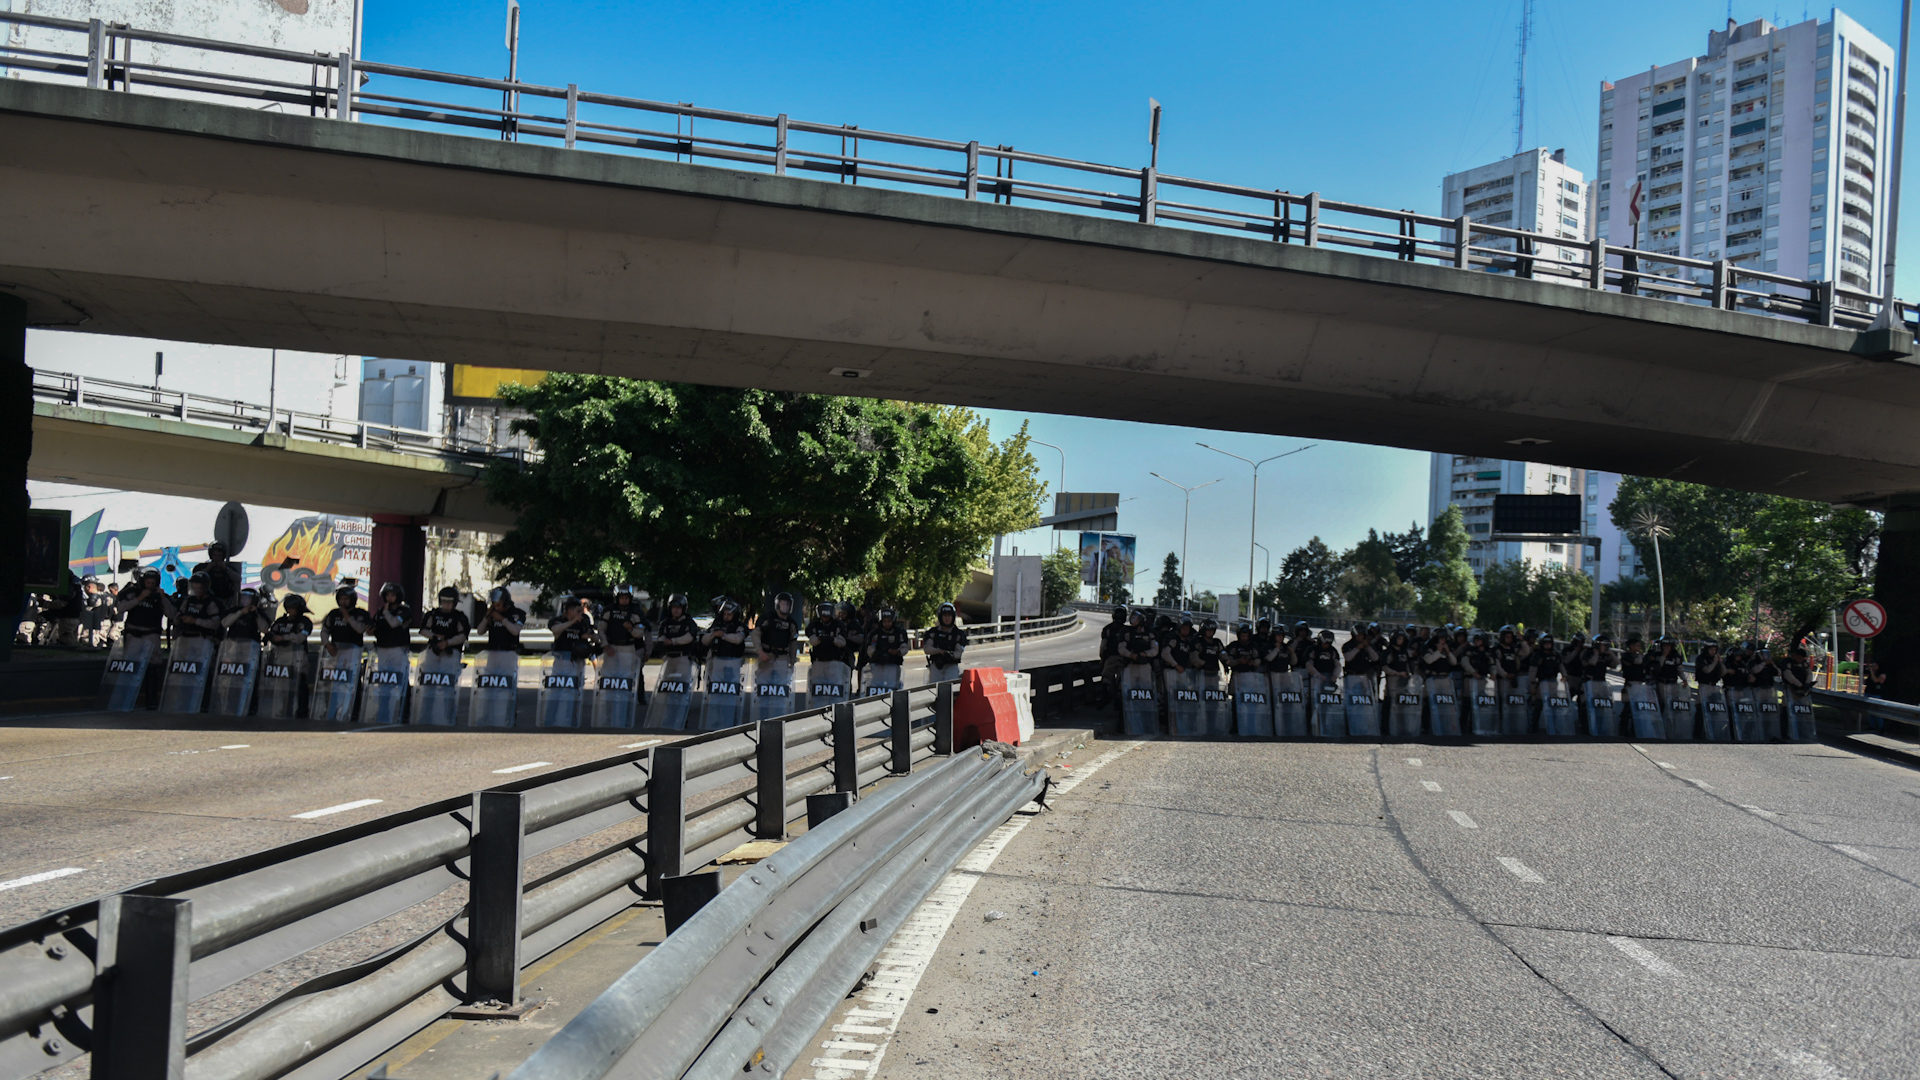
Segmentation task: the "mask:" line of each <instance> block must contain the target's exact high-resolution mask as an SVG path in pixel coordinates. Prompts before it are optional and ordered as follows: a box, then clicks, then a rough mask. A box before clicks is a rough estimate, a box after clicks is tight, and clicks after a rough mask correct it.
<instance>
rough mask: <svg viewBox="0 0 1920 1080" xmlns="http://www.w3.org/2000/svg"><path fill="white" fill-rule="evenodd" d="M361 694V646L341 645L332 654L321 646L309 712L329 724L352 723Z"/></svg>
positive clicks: (313, 717) (314, 717) (311, 715)
mask: <svg viewBox="0 0 1920 1080" xmlns="http://www.w3.org/2000/svg"><path fill="white" fill-rule="evenodd" d="M359 693H360V646H358V645H341V646H338V647H336V648H335V650H334V652H333V655H331V656H329V655H327V651H326V650H325V649H321V650H320V666H319V668H318V669H316V670H315V671H314V673H313V705H312V706H311V707H309V708H308V709H307V715H308V716H309V717H310V718H312V719H314V720H321V721H325V722H326V723H330V724H350V723H352V722H353V706H354V701H355V700H356V699H357V698H358V697H359Z"/></svg>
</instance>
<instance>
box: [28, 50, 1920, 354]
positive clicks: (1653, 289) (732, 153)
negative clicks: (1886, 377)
mask: <svg viewBox="0 0 1920 1080" xmlns="http://www.w3.org/2000/svg"><path fill="white" fill-rule="evenodd" d="M7 22H11V23H15V24H18V25H23V26H29V27H39V28H42V29H47V30H53V31H56V32H57V33H59V34H62V35H64V38H63V40H64V41H65V42H66V43H67V44H65V45H63V47H61V48H53V49H40V48H26V47H23V46H18V45H15V46H9V47H6V48H4V49H0V57H4V58H5V66H7V67H11V68H15V69H19V70H23V71H30V72H35V73H38V74H39V75H41V76H42V77H50V78H53V79H56V80H68V81H72V82H75V83H79V84H83V85H86V86H89V87H95V88H99V89H104V90H115V91H124V92H135V91H160V92H166V93H171V94H196V95H204V96H209V97H213V98H216V99H232V100H235V101H238V102H245V103H247V104H249V105H251V106H253V107H256V108H258V107H262V106H265V107H280V108H282V109H287V108H293V109H304V110H306V111H307V113H308V114H309V115H312V116H330V117H334V118H338V119H345V120H350V121H369V120H378V121H381V122H386V123H393V124H401V125H407V126H414V127H423V128H443V129H452V130H454V131H458V132H463V133H469V134H475V135H480V134H484V135H486V136H489V137H493V138H498V139H503V140H508V141H525V140H534V141H541V142H545V143H548V144H553V145H558V146H563V147H566V148H568V149H586V148H592V149H594V150H598V151H603V152H612V153H623V154H639V155H646V156H651V157H657V158H669V157H670V158H672V159H673V160H675V161H688V162H711V163H715V164H721V165H726V166H730V167H734V168H748V169H758V170H762V171H767V172H771V173H773V174H775V175H780V176H787V175H792V176H806V177H812V178H816V179H822V180H830V181H832V182H836V183H842V184H865V185H868V186H879V187H885V188H893V189H900V190H915V191H925V192H932V193H935V194H943V195H950V196H954V197H958V198H962V199H967V200H972V201H991V202H994V203H999V204H1005V205H1009V206H1010V205H1013V204H1014V203H1015V202H1016V201H1017V202H1019V203H1021V204H1023V205H1028V206H1038V207H1044V208H1050V209H1057V210H1065V211H1069V212H1074V213H1082V214H1094V215H1100V216H1105V217H1112V218H1120V219H1125V220H1131V221H1138V222H1141V223H1143V224H1149V225H1165V226H1171V227H1175V228H1183V229H1197V230H1203V231H1207V232H1213V233H1225V234H1230V235H1236V236H1246V237H1256V238H1259V239H1262V240H1268V241H1271V242H1273V243H1278V244H1299V245H1302V246H1305V247H1313V248H1329V249H1334V250H1339V251H1348V252H1357V253H1361V254H1367V255H1373V256H1378V257H1381V258H1388V259H1394V260H1397V261H1401V262H1419V263H1428V264H1434V265H1440V266H1450V267H1454V268H1458V269H1470V270H1488V271H1493V272H1496V273H1502V274H1509V275H1512V276H1515V277H1523V278H1532V279H1538V280H1544V281H1555V282H1560V283H1562V284H1565V285H1567V286H1569V287H1574V288H1584V289H1592V290H1610V291H1615V292H1620V293H1626V294H1633V295H1641V296H1647V297H1653V298H1657V299H1664V300H1672V301H1678V302H1682V303H1687V304H1695V305H1701V306H1711V307H1714V308H1721V309H1727V310H1737V311H1746V312H1750V313H1754V314H1762V315H1771V316H1776V317H1781V318H1787V319H1796V320H1799V321H1802V322H1808V323H1813V324H1815V325H1819V326H1844V327H1850V328H1862V327H1865V326H1867V325H1868V324H1869V323H1870V322H1871V320H1872V319H1873V317H1874V316H1875V315H1876V314H1877V312H1878V311H1879V308H1880V306H1881V299H1880V298H1879V297H1877V296H1875V295H1873V294H1870V293H1868V292H1865V291H1862V290H1858V289H1854V288H1850V287H1847V286H1845V285H1844V284H1837V283H1835V282H1831V281H1809V280H1805V279H1801V278H1795V277H1791V276H1788V275H1785V274H1777V273H1771V272H1768V271H1765V270H1760V269H1754V268H1752V267H1749V266H1746V265H1743V263H1742V262H1736V261H1734V260H1732V259H1727V258H1719V259H1712V260H1708V259H1699V258H1692V257H1688V256H1683V255H1680V254H1679V253H1678V251H1677V250H1675V251H1656V250H1641V249H1633V248H1623V247H1619V246H1616V245H1610V244H1608V243H1607V242H1606V241H1605V240H1604V239H1594V240H1582V239H1580V238H1578V237H1572V236H1566V235H1562V234H1559V233H1539V232H1532V231H1528V230H1524V229H1511V228H1504V227H1501V226H1496V225H1489V224H1486V223H1483V222H1477V221H1472V220H1471V219H1470V218H1468V217H1464V216H1462V217H1452V218H1448V217H1438V216H1434V215H1431V214H1419V213H1415V212H1413V211H1411V210H1389V209H1382V208H1379V207H1370V206H1362V205H1359V204H1357V203H1348V202H1339V201H1336V200H1332V199H1327V198H1323V197H1322V196H1321V194H1320V193H1319V192H1307V193H1305V194H1295V193H1294V192H1292V191H1289V190H1282V189H1272V188H1262V187H1251V186H1247V185H1243V184H1230V183H1224V182H1220V181H1215V180H1205V179H1200V178H1197V177H1187V176H1178V175H1174V174H1169V173H1163V172H1161V171H1159V169H1157V168H1156V167H1154V166H1152V165H1148V166H1144V167H1130V166H1123V165H1107V164H1101V163H1098V162H1091V161H1081V160H1076V159H1073V158H1065V157H1059V156H1056V155H1051V154H1041V153H1035V152H1032V151H1029V150H1020V149H1015V148H1014V147H1012V146H1006V145H997V146H989V145H985V144H982V143H981V142H980V141H978V140H954V139H935V138H928V137H924V136H918V135H907V134H901V133H897V132H886V131H873V130H867V129H863V128H860V127H858V126H857V125H850V124H822V123H815V122H810V121H803V120H795V119H792V118H791V117H789V116H787V114H785V113H780V114H777V115H773V116H766V115H758V114H753V113H742V112H733V111H729V110H724V109H710V108H705V107H700V106H695V105H691V104H686V103H679V102H662V101H649V100H645V99H642V98H634V97H627V96H624V95H618V94H604V93H595V92H592V91H585V90H581V89H580V87H579V86H578V85H577V84H568V85H566V86H542V85H537V84H534V83H525V82H508V81H505V80H501V79H490V78H482V77H478V76H472V75H459V74H453V73H450V72H441V71H431V70H426V69H422V68H412V67H403V66H400V65H395V64H382V63H377V62H374V61H369V60H364V59H359V58H356V57H354V56H352V55H350V54H347V53H341V54H339V55H337V56H327V55H321V54H313V53H299V52H293V51H289V50H284V49H273V48H266V47H261V46H253V45H242V44H238V43H233V42H219V41H210V40H205V39H199V38H189V37H183V36H181V35H177V34H166V33H159V32H156V31H150V30H139V29H133V28H127V27H117V26H109V25H107V24H105V23H103V22H102V21H100V20H98V19H94V20H91V21H79V20H71V19H56V18H50V17H47V16H40V15H26V14H18V13H16V14H4V13H0V23H7ZM136 43H138V44H142V45H143V46H144V47H145V48H146V49H147V51H148V52H149V53H151V54H153V56H154V57H155V59H135V57H134V45H135V44H136ZM166 49H176V50H197V51H199V52H200V53H202V54H205V55H208V56H211V57H224V58H229V59H230V60H232V61H238V60H239V59H240V58H244V59H245V60H247V61H248V62H249V63H250V64H252V65H253V66H254V67H255V68H256V69H258V70H261V71H271V72H273V73H272V74H258V73H256V74H242V73H238V72H235V71H232V70H228V71H209V70H206V69H204V68H196V67H189V66H182V65H177V64H171V63H165V62H162V61H161V59H160V58H161V57H162V56H163V52H162V50H166ZM262 61H265V62H267V65H266V66H265V67H261V65H260V62H262ZM230 66H231V64H230ZM365 80H374V81H371V82H365ZM369 86H371V87H372V89H369V88H368V87H369ZM423 95H438V96H437V97H432V96H423ZM669 123H671V125H672V127H671V129H669V128H668V126H667V125H668V124H669ZM862 144H865V151H864V152H863V147H862ZM1743 258H1744V257H1743ZM1753 258H1754V259H1756V260H1758V259H1759V258H1760V255H1759V254H1758V253H1756V254H1755V255H1754V256H1753ZM1910 306H1911V305H1908V304H1906V303H1905V302H1901V303H1900V304H1899V308H1900V311H1899V314H1900V318H1901V321H1902V322H1903V323H1904V322H1906V321H1907V314H1908V308H1909V307H1910Z"/></svg>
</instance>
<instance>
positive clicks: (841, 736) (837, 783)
mask: <svg viewBox="0 0 1920 1080" xmlns="http://www.w3.org/2000/svg"><path fill="white" fill-rule="evenodd" d="M858 739H859V735H858V734H856V733H855V732H854V730H853V702H851V701H842V702H840V703H839V704H837V705H835V706H834V707H833V787H834V790H836V791H859V790H860V761H859V754H860V747H859V745H858Z"/></svg>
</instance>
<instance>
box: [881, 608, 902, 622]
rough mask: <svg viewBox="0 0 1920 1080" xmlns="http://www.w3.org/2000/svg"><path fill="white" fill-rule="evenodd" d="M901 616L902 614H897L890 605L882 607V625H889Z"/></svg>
mask: <svg viewBox="0 0 1920 1080" xmlns="http://www.w3.org/2000/svg"><path fill="white" fill-rule="evenodd" d="M899 617H900V616H898V615H896V614H895V613H894V610H893V609H892V608H890V607H883V608H881V609H880V625H881V626H887V625H889V624H891V623H892V622H893V621H894V620H895V619H897V618H899Z"/></svg>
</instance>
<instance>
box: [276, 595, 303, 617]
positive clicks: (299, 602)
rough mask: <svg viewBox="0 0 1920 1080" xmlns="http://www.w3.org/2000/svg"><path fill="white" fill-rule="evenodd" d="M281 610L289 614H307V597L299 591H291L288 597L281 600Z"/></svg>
mask: <svg viewBox="0 0 1920 1080" xmlns="http://www.w3.org/2000/svg"><path fill="white" fill-rule="evenodd" d="M280 610H281V611H284V612H286V613H287V614H288V615H305V614H306V613H307V598H306V597H304V596H301V595H300V594H299V593H289V594H288V595H287V598H286V599H285V600H283V601H281V603H280Z"/></svg>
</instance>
